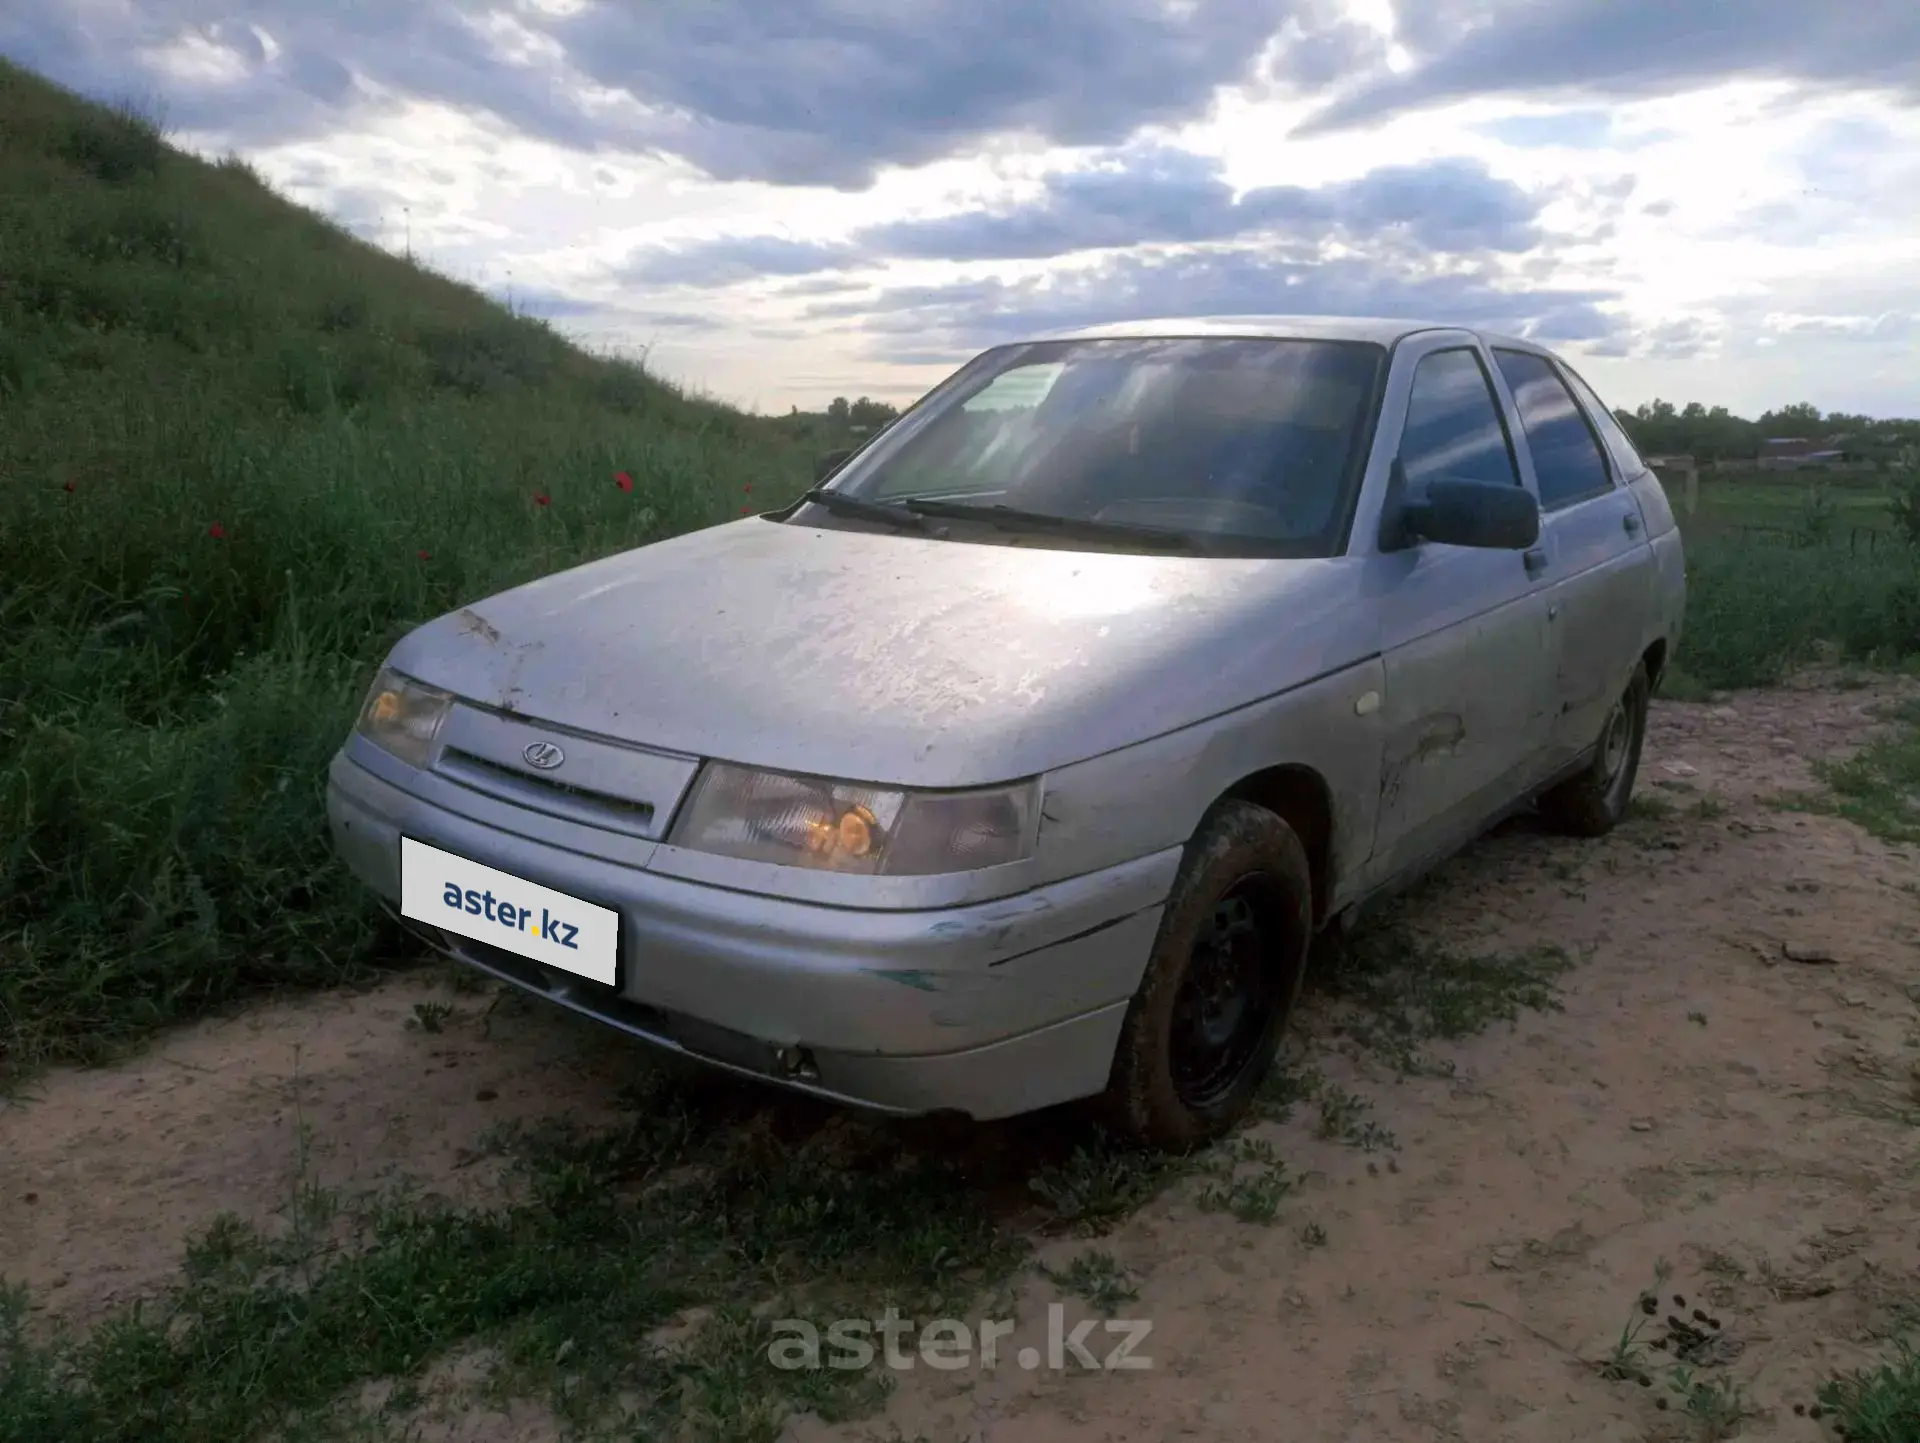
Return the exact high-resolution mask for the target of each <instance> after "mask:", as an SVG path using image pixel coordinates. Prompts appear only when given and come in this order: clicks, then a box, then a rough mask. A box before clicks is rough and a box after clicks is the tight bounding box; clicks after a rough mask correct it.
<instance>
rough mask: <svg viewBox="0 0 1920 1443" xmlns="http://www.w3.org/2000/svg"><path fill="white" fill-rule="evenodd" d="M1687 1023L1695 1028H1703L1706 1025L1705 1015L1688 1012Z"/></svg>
mask: <svg viewBox="0 0 1920 1443" xmlns="http://www.w3.org/2000/svg"><path fill="white" fill-rule="evenodd" d="M1687 1021H1689V1022H1691V1023H1692V1024H1693V1025H1694V1026H1696V1027H1705V1026H1706V1025H1707V1014H1706V1013H1704V1012H1701V1011H1698V1010H1695V1011H1692V1012H1689V1013H1688V1014H1687Z"/></svg>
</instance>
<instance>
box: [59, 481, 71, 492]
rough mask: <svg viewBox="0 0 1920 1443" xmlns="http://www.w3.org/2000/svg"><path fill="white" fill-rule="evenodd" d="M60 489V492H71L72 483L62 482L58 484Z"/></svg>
mask: <svg viewBox="0 0 1920 1443" xmlns="http://www.w3.org/2000/svg"><path fill="white" fill-rule="evenodd" d="M60 489H61V490H62V491H71V490H73V483H72V482H71V481H63V482H61V483H60Z"/></svg>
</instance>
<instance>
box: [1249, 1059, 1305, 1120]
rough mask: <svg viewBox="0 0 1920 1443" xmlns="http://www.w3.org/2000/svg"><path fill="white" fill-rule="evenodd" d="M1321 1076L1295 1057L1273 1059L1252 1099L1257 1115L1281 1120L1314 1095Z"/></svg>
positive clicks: (1267, 1118) (1266, 1118)
mask: <svg viewBox="0 0 1920 1443" xmlns="http://www.w3.org/2000/svg"><path fill="white" fill-rule="evenodd" d="M1320 1083H1321V1078H1320V1074H1319V1072H1318V1070H1317V1069H1315V1068H1314V1067H1313V1066H1312V1065H1311V1064H1303V1063H1301V1062H1299V1061H1298V1060H1297V1059H1294V1058H1279V1059H1276V1060H1275V1062H1274V1064H1273V1067H1272V1068H1271V1069H1270V1070H1269V1071H1268V1073H1267V1075H1266V1078H1265V1080H1264V1081H1262V1082H1261V1084H1260V1092H1259V1095H1258V1096H1257V1097H1256V1099H1255V1101H1254V1111H1255V1113H1256V1115H1257V1116H1259V1117H1260V1118H1263V1119H1265V1120H1266V1121H1269V1122H1284V1121H1286V1119H1287V1118H1288V1117H1290V1116H1291V1115H1292V1113H1293V1108H1294V1104H1296V1103H1300V1102H1305V1101H1308V1100H1310V1099H1311V1098H1312V1097H1313V1094H1314V1091H1315V1090H1316V1089H1317V1088H1318V1087H1319V1086H1320Z"/></svg>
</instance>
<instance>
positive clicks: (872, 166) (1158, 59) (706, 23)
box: [0, 0, 1337, 189]
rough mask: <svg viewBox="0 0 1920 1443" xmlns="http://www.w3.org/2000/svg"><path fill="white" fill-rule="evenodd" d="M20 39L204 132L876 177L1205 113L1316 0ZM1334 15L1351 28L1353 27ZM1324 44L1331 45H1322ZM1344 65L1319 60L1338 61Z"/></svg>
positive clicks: (967, 4) (187, 7) (306, 25)
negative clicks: (505, 134) (373, 111)
mask: <svg viewBox="0 0 1920 1443" xmlns="http://www.w3.org/2000/svg"><path fill="white" fill-rule="evenodd" d="M9 9H10V10H11V11H12V12H13V13H11V14H9V15H8V16H7V17H6V18H4V19H0V52H4V53H6V54H8V55H10V56H13V57H15V58H16V59H18V60H19V61H20V62H21V63H24V64H26V65H29V66H32V67H33V68H35V69H39V70H42V71H44V72H45V73H47V74H49V75H52V76H53V77H54V78H55V79H58V80H60V81H62V82H63V83H65V84H69V85H73V86H75V87H77V88H79V89H82V90H84V91H87V92H88V93H92V94H103V93H119V92H124V91H127V90H129V89H145V88H149V87H153V86H158V87H160V88H161V89H163V90H164V91H165V93H166V94H167V96H168V98H169V102H170V109H171V110H172V112H173V119H174V120H175V122H176V123H177V124H179V125H180V126H182V127H183V128H185V129H188V130H192V131H208V132H214V133H218V134H221V135H223V136H226V137H230V138H231V139H233V140H235V141H237V142H240V143H250V144H265V143H270V142H275V141H282V140H288V139H293V138H297V137H302V136H310V135H313V134H317V133H321V132H324V131H326V130H329V129H333V128H338V127H339V126H341V125H342V124H344V123H346V121H347V120H348V119H349V118H350V117H351V115H352V114H353V113H355V112H359V111H364V110H367V109H369V108H376V107H378V106H380V105H382V104H390V103H392V102H394V101H395V100H399V99H408V98H411V99H417V100H426V101H433V102H438V103H441V104H445V105H449V106H452V107H455V108H457V109H461V110H466V111H474V112H484V113H487V114H491V115H493V116H495V117H497V118H498V119H499V120H501V121H503V122H505V123H506V124H507V125H508V126H510V127H512V128H513V129H515V130H517V131H519V132H521V133H523V134H528V135H533V136H537V137H540V138H542V139H545V140H548V141H552V142H555V143H558V144H560V145H562V146H567V147H570V148H574V149H580V150H594V149H597V148H601V147H609V148H615V149H625V150H630V151H636V152H648V153H655V154H662V155H670V156H674V157H678V158H680V159H682V160H685V161H687V162H689V163H691V164H693V165H694V166H696V167H698V168H700V169H702V170H704V171H706V172H707V173H708V174H709V175H711V176H713V177H715V178H717V179H721V180H757V181H767V182H772V183H778V184H799V185H825V186H832V187H836V188H841V189H860V188H863V187H865V186H866V185H868V184H869V183H870V182H871V181H872V180H873V178H874V176H875V174H876V173H877V172H878V171H879V170H880V169H882V168H884V167H887V166H911V165H918V164H923V163H926V162H929V161H933V160H936V159H940V158H943V157H946V156H950V155H955V154H960V153H965V152H967V151H970V150H974V149H976V148H978V146H979V145H980V144H981V143H983V142H985V141H986V140H988V139H990V138H993V137H997V136H1004V135H1026V136H1032V137H1037V138H1042V139H1045V140H1049V141H1052V142H1055V143H1058V144H1063V145H1072V146H1090V145H1112V144H1117V143H1119V142H1121V141H1124V140H1126V139H1127V138H1128V137H1130V136H1132V135H1134V134H1135V133H1136V132H1138V131H1139V130H1140V129H1141V128H1142V127H1145V126H1150V125H1155V124H1161V125H1172V124H1178V123H1181V122H1185V121H1189V120H1194V119H1198V118H1201V117H1203V116H1204V115H1205V114H1206V113H1207V112H1208V110H1209V108H1210V107H1211V105H1212V104H1213V101H1214V98H1215V96H1216V94H1217V92H1218V91H1219V90H1220V88H1221V87H1222V86H1224V85H1228V84H1231V83H1234V82H1236V81H1240V80H1243V79H1247V78H1249V77H1251V76H1252V74H1253V72H1254V70H1255V68H1256V65H1257V64H1258V62H1259V60H1260V58H1261V57H1262V55H1263V54H1264V53H1265V52H1266V51H1267V46H1268V42H1269V40H1271V39H1272V38H1273V37H1274V36H1275V35H1276V34H1277V33H1279V32H1280V31H1281V30H1282V28H1283V26H1284V25H1286V24H1287V22H1288V21H1289V20H1290V19H1294V20H1296V24H1295V33H1294V35H1293V39H1294V42H1295V43H1294V44H1292V45H1290V46H1287V47H1283V50H1282V55H1283V57H1284V56H1291V57H1292V63H1293V64H1294V65H1295V67H1296V68H1297V67H1298V66H1299V65H1301V64H1306V62H1307V60H1308V58H1309V51H1308V50H1307V49H1305V48H1303V47H1304V46H1306V44H1307V41H1308V40H1309V38H1310V37H1309V35H1308V33H1307V32H1306V31H1305V30H1302V29H1300V27H1299V25H1298V22H1297V17H1298V16H1299V15H1308V16H1318V17H1319V18H1315V19H1314V27H1315V33H1319V32H1320V31H1322V30H1324V29H1325V27H1326V26H1328V25H1330V24H1333V23H1334V22H1332V21H1331V20H1330V19H1328V18H1326V17H1325V16H1324V15H1322V14H1320V11H1321V9H1322V6H1321V5H1316V4H1314V3H1310V0H1234V3H1232V4H1185V3H1167V0H1049V3H1047V4H1045V5H1035V4H1032V3H1030V0H913V3H905V0H901V3H893V0H783V3H782V4H779V5H768V4H766V3H764V0H588V3H585V4H580V5H573V6H568V7H565V9H564V10H563V9H562V7H559V6H546V7H540V6H535V5H530V4H523V5H519V6H516V7H511V8H506V7H500V6H498V5H496V4H492V3H489V0H407V3H405V4H382V5H356V6H351V7H349V6H316V5H313V4H311V3H310V0H252V3H250V4H248V5H247V6H246V7H245V16H246V18H245V19H244V20H237V19H235V18H234V7H233V6H232V5H231V3H230V0H140V3H139V4H137V5H135V4H124V3H123V4H113V5H98V4H87V5H83V4H81V3H79V0H42V3H40V4H37V5H28V6H23V7H9ZM1336 28H1337V27H1336ZM1324 60H1325V57H1323V61H1324ZM1325 68H1326V64H1325V63H1319V64H1307V70H1308V71H1310V72H1313V73H1316V74H1317V73H1319V72H1320V71H1322V70H1324V69H1325Z"/></svg>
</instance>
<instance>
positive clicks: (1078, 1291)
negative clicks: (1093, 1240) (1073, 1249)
mask: <svg viewBox="0 0 1920 1443" xmlns="http://www.w3.org/2000/svg"><path fill="white" fill-rule="evenodd" d="M1041 1271H1042V1272H1043V1273H1044V1274H1045V1275H1046V1276H1047V1277H1048V1278H1050V1279H1052V1281H1053V1282H1054V1283H1056V1284H1057V1285H1058V1286H1060V1287H1061V1288H1064V1289H1065V1290H1066V1291H1067V1292H1069V1293H1072V1294H1073V1295H1074V1296H1075V1297H1077V1298H1083V1299H1085V1300H1086V1302H1087V1304H1088V1305H1089V1306H1090V1307H1092V1308H1093V1309H1094V1311H1096V1312H1098V1313H1100V1314H1101V1315H1102V1316H1104V1317H1109V1318H1110V1317H1112V1316H1113V1315H1114V1313H1115V1312H1116V1311H1117V1310H1118V1309H1119V1307H1120V1305H1121V1304H1122V1303H1131V1302H1133V1301H1134V1300H1135V1299H1137V1298H1138V1297H1139V1296H1140V1290H1139V1288H1137V1287H1135V1286H1134V1282H1133V1275H1132V1274H1131V1273H1130V1272H1128V1271H1127V1269H1126V1267H1125V1265H1123V1264H1122V1263H1121V1261H1120V1260H1119V1259H1118V1258H1116V1257H1115V1256H1114V1255H1113V1254H1112V1253H1110V1252H1106V1251H1104V1250H1102V1249H1099V1248H1092V1249H1089V1250H1088V1251H1086V1252H1084V1253H1081V1254H1080V1255H1079V1256H1078V1257H1077V1258H1075V1259H1074V1260H1073V1261H1072V1262H1071V1263H1068V1264H1067V1266H1066V1267H1064V1268H1058V1269H1055V1268H1045V1267H1043V1268H1042V1269H1041Z"/></svg>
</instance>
